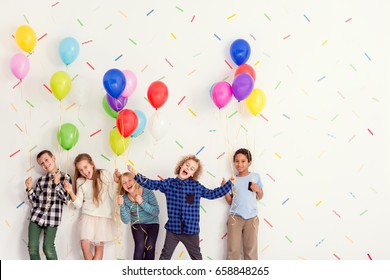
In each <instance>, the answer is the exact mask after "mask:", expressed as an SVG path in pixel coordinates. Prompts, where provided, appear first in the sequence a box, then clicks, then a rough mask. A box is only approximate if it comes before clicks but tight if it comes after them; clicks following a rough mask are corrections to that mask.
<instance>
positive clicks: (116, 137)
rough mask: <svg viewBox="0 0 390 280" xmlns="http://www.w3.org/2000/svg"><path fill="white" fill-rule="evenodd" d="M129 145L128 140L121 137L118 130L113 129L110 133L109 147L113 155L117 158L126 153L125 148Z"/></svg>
mask: <svg viewBox="0 0 390 280" xmlns="http://www.w3.org/2000/svg"><path fill="white" fill-rule="evenodd" d="M129 144H130V138H129V137H127V138H125V137H123V136H122V135H121V134H120V133H119V130H118V128H116V127H114V128H113V129H111V132H110V146H111V149H112V151H113V152H114V154H116V155H117V156H119V155H121V154H123V152H124V151H126V149H127V147H128V146H129Z"/></svg>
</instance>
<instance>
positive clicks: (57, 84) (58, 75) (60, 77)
mask: <svg viewBox="0 0 390 280" xmlns="http://www.w3.org/2000/svg"><path fill="white" fill-rule="evenodd" d="M71 87H72V80H71V79H70V77H69V75H68V74H67V73H66V72H64V71H58V72H55V73H54V74H53V76H51V79H50V88H51V91H52V92H53V94H54V96H55V97H56V98H57V99H58V100H62V99H63V98H64V97H65V96H67V95H68V93H69V91H70V89H71Z"/></svg>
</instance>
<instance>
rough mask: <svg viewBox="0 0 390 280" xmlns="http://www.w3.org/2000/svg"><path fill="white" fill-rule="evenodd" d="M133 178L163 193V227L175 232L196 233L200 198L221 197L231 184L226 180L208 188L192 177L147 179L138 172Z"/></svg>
mask: <svg viewBox="0 0 390 280" xmlns="http://www.w3.org/2000/svg"><path fill="white" fill-rule="evenodd" d="M135 180H136V181H137V183H138V184H140V185H141V186H143V187H145V188H147V189H150V190H159V191H160V192H162V193H164V194H165V197H166V201H167V208H168V222H167V223H166V224H165V229H166V230H169V231H171V232H173V233H175V234H198V233H199V231H200V228H199V219H200V214H199V209H200V198H201V197H204V198H207V199H216V198H219V197H222V196H224V195H225V194H226V193H228V192H229V191H230V190H231V188H232V185H233V184H232V182H231V181H228V182H227V183H226V184H225V185H223V186H220V187H218V188H216V189H214V190H210V189H207V188H205V187H204V186H203V185H202V184H200V183H199V182H198V181H195V180H192V179H186V180H181V179H179V178H168V179H165V180H149V179H148V178H146V177H145V176H143V175H141V174H140V173H138V174H137V176H135Z"/></svg>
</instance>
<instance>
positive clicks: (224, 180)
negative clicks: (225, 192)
mask: <svg viewBox="0 0 390 280" xmlns="http://www.w3.org/2000/svg"><path fill="white" fill-rule="evenodd" d="M225 184H226V179H225V178H222V182H221V186H223V185H225Z"/></svg>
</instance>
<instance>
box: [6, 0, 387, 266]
mask: <svg viewBox="0 0 390 280" xmlns="http://www.w3.org/2000/svg"><path fill="white" fill-rule="evenodd" d="M18 2H19V1H16V2H12V3H9V5H8V6H10V7H8V6H7V8H6V9H5V8H4V9H1V11H2V18H3V19H4V20H3V22H4V23H5V24H4V28H3V30H2V34H1V36H2V39H3V40H2V41H3V42H4V46H3V51H2V52H1V55H0V56H1V58H2V61H3V62H4V64H5V65H6V66H4V67H3V70H5V72H4V71H3V73H2V75H1V78H0V79H1V81H2V82H1V83H0V87H1V89H2V90H1V92H2V94H1V95H0V114H1V120H2V121H1V129H2V131H3V139H2V145H1V148H0V158H1V168H2V170H4V171H5V172H4V177H5V178H4V179H5V184H3V186H2V188H3V193H7V195H6V196H3V198H2V203H1V204H0V205H1V206H0V207H1V211H0V212H1V213H2V214H1V215H2V216H1V217H2V220H3V223H2V228H1V231H0V232H1V235H0V237H1V238H0V239H1V240H2V242H3V244H2V246H1V247H2V248H6V250H2V252H1V253H0V258H1V259H28V253H27V248H26V244H25V243H26V242H21V240H26V239H27V226H26V224H27V219H28V215H29V208H30V203H29V202H28V201H27V198H26V196H25V193H24V188H25V186H24V180H25V178H27V177H28V176H32V177H33V179H34V180H36V179H37V178H38V177H39V176H40V175H41V174H42V170H41V169H40V167H39V165H38V164H37V163H36V162H35V156H36V154H37V153H38V152H39V151H41V150H43V149H50V150H52V151H53V152H54V153H55V156H56V158H57V162H58V165H59V166H60V168H61V169H62V170H66V171H67V172H68V173H71V174H73V172H74V167H73V166H72V162H73V159H74V157H75V156H76V155H77V154H78V153H82V152H87V153H89V154H91V155H92V157H93V159H94V161H95V163H96V166H97V167H99V168H105V169H108V170H109V171H111V172H113V171H114V169H115V168H118V169H119V170H120V171H125V170H126V165H127V164H129V163H131V164H133V165H135V167H136V168H137V170H139V171H140V172H142V173H143V174H145V175H147V176H148V177H150V178H152V179H161V180H163V178H169V177H172V176H174V172H173V171H174V168H175V166H176V163H177V162H178V160H179V159H180V157H181V156H183V155H186V154H195V155H196V156H197V157H199V158H200V160H201V161H202V164H203V167H204V174H203V176H202V177H201V179H200V182H201V183H202V184H204V185H205V186H206V187H208V188H215V187H217V186H219V185H220V183H221V180H222V178H230V176H231V173H232V172H233V171H234V170H233V166H232V163H231V158H232V154H233V153H234V151H235V150H236V149H238V148H241V147H246V148H248V149H250V150H251V151H252V154H253V159H254V160H253V163H252V166H251V171H255V172H257V173H259V174H260V175H261V178H262V181H263V184H264V185H265V188H264V198H263V199H262V200H261V201H260V202H259V203H258V210H259V221H260V227H259V228H260V229H259V246H258V250H259V257H260V258H261V259H302V260H305V259H325V260H333V259H336V260H346V259H358V260H360V259H370V260H371V259H376V260H377V259H389V257H390V256H389V250H385V246H383V244H388V243H389V236H390V232H389V228H390V224H389V223H390V219H389V215H388V214H387V213H390V211H389V210H390V209H389V206H388V199H389V197H390V191H389V188H388V186H389V183H390V178H389V175H387V174H388V167H389V164H390V152H389V149H388V148H387V146H388V143H389V140H390V128H389V127H388V125H387V122H386V121H385V120H386V119H389V113H388V111H389V110H387V108H388V106H389V105H390V100H389V97H388V94H387V92H388V90H389V85H388V83H387V82H386V81H387V80H388V74H389V66H388V65H389V64H388V61H389V60H388V54H387V51H386V50H388V49H389V48H390V42H388V41H386V39H385V38H386V35H385V34H382V35H383V36H375V35H374V34H377V33H376V32H381V30H382V26H383V25H382V24H381V25H378V24H379V23H386V22H388V21H389V19H388V17H387V15H386V14H385V9H381V5H380V0H374V2H370V3H356V1H352V0H348V1H346V2H345V3H343V4H340V3H339V2H337V5H336V1H330V2H329V1H320V3H317V2H316V3H307V1H294V3H292V2H291V1H287V0H286V1H277V3H273V2H272V3H268V2H269V1H254V0H253V1H248V3H247V4H246V5H241V4H238V3H237V2H236V1H227V2H226V1H222V0H218V1H212V2H210V3H208V5H207V6H206V5H204V6H203V5H202V4H199V3H196V2H193V3H184V2H183V3H181V2H180V3H179V2H173V1H168V2H166V1H164V2H161V1H147V2H145V3H143V2H137V3H131V2H126V3H125V2H123V1H118V0H114V1H111V2H109V3H104V2H103V3H95V4H93V5H91V4H90V3H89V4H88V3H82V2H80V1H78V2H76V1H74V0H70V1H53V2H52V3H47V2H46V3H44V2H43V3H35V2H34V3H23V9H22V8H20V7H21V6H20V5H18ZM24 2H25V1H24ZM335 7H338V8H337V9H335ZM367 10H370V11H371V12H370V13H366V11H367ZM329 15H332V16H331V17H330V16H329ZM374 15H375V16H374ZM374 17H375V18H374ZM281 23H283V24H281ZM24 24H27V25H29V26H31V27H32V28H33V29H34V31H35V33H36V37H37V42H36V46H35V48H34V50H33V51H32V52H31V53H26V52H24V51H23V50H21V49H20V48H19V47H18V45H17V44H16V42H15V34H14V33H15V30H16V28H17V27H18V26H20V25H24ZM385 26H386V25H385ZM69 36H70V37H73V38H76V39H77V41H78V43H79V46H80V54H79V56H78V57H77V59H76V60H75V61H74V62H72V63H71V64H69V65H65V64H64V63H63V62H62V61H61V59H60V55H59V50H58V48H59V44H60V42H61V40H62V39H64V38H65V37H69ZM238 38H242V39H244V40H246V41H247V42H249V44H250V46H251V55H250V58H249V60H248V62H247V64H248V65H250V66H251V67H253V69H254V71H255V72H256V80H255V82H254V83H255V87H257V88H260V89H262V90H263V91H264V93H265V95H266V100H267V103H266V106H265V108H264V110H263V111H262V112H261V114H258V115H257V116H253V115H252V114H251V113H250V112H249V111H248V109H247V107H246V106H245V101H243V102H238V101H237V100H235V99H234V98H233V99H232V100H231V101H230V102H229V103H228V104H227V106H226V107H224V108H221V109H218V108H217V107H216V106H215V105H214V104H213V101H212V98H211V92H212V90H211V88H212V87H213V85H214V84H215V83H216V82H218V81H226V82H228V83H230V84H231V83H232V82H233V80H234V77H235V71H236V69H237V65H236V64H235V62H234V61H233V59H232V58H231V56H230V53H229V48H230V45H231V43H232V42H233V41H234V40H236V39H238ZM16 53H23V54H25V55H26V58H27V59H28V61H29V64H30V69H29V71H28V73H27V75H26V77H25V78H23V79H22V80H20V79H17V78H16V77H14V76H13V74H12V72H11V71H10V70H9V71H7V70H8V69H7V67H8V65H9V61H10V59H11V57H12V56H13V55H14V54H16ZM113 68H115V69H120V70H125V69H129V70H131V71H133V72H134V74H135V76H136V78H137V86H136V88H135V91H134V92H133V93H132V95H131V96H129V97H128V102H127V104H126V106H125V108H126V109H131V110H140V111H142V112H143V113H144V114H145V116H146V126H145V128H144V130H143V131H142V133H140V134H138V135H137V136H136V137H130V143H129V146H128V148H127V149H126V151H125V152H124V153H123V154H121V155H116V154H115V153H114V152H113V150H112V149H111V147H110V143H109V135H110V131H111V130H112V129H113V128H114V127H116V122H115V118H114V117H113V116H112V115H110V114H109V113H108V112H107V110H106V109H104V108H103V106H102V99H103V97H104V96H105V95H106V91H105V88H104V86H103V82H102V80H103V76H104V74H105V73H106V71H107V70H109V69H113ZM57 71H64V72H65V73H67V74H68V75H69V76H70V77H71V79H72V89H71V90H70V92H69V94H68V95H67V96H66V97H65V98H63V99H62V100H61V101H59V100H58V99H56V98H55V96H54V93H53V90H52V88H51V85H50V79H51V77H52V75H53V73H55V72H57ZM154 81H163V82H164V83H165V84H166V85H167V87H168V89H169V95H168V99H167V101H166V103H165V104H164V105H163V106H161V108H159V109H157V110H156V109H155V108H153V107H152V106H151V103H150V102H149V100H148V98H147V91H148V87H149V85H150V84H151V83H152V82H154ZM156 116H159V119H158V122H156V121H155V119H156V118H157V117H156ZM63 123H72V124H74V125H75V126H76V127H77V129H78V131H79V139H78V142H77V144H76V145H75V146H74V147H73V148H72V149H70V150H69V151H65V150H64V149H63V148H62V147H61V146H60V145H59V143H58V141H57V132H58V129H59V127H60V125H61V124H63ZM156 196H157V199H158V202H159V204H160V223H161V225H160V233H159V237H158V241H157V248H156V258H158V257H159V254H160V252H161V249H162V246H163V242H164V238H165V229H164V227H163V225H164V223H165V222H166V220H167V214H166V203H165V197H164V195H163V194H162V193H159V192H156ZM199 211H200V216H201V222H200V225H201V233H200V236H201V239H202V242H201V243H200V246H201V250H202V254H203V256H204V259H224V258H225V254H226V221H227V211H228V205H227V203H226V202H225V201H224V199H223V198H221V199H218V200H212V201H210V200H206V199H203V200H202V201H201V208H200V209H199ZM77 217H78V212H77V211H76V210H72V209H71V206H69V207H68V208H66V209H65V217H64V221H63V223H62V225H61V228H60V230H59V232H58V235H57V244H56V245H57V253H58V255H59V257H60V258H61V259H80V258H82V254H81V249H80V247H79V242H78V239H77V238H78V237H77ZM15 236H16V237H17V238H15ZM117 237H118V238H117V240H116V246H112V247H108V248H107V250H105V259H131V258H132V255H133V249H134V244H133V239H132V235H131V233H130V228H129V227H128V226H127V225H121V226H120V227H119V229H118V235H117ZM14 248H19V249H18V250H15V249H14ZM173 258H174V259H189V256H188V253H187V251H186V250H185V249H184V247H183V246H182V245H180V246H178V247H177V249H176V251H175V254H174V256H173Z"/></svg>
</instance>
